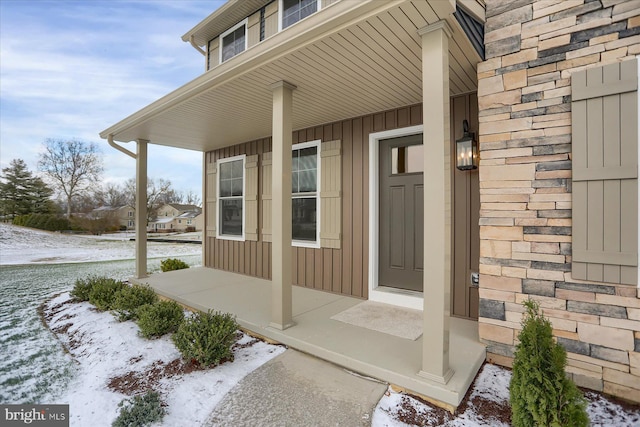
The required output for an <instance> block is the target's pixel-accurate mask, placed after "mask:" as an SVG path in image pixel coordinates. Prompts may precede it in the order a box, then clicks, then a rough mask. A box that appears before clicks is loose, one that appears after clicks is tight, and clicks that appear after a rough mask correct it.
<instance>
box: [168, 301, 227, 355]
mask: <svg viewBox="0 0 640 427" xmlns="http://www.w3.org/2000/svg"><path fill="white" fill-rule="evenodd" d="M237 330H238V324H237V323H236V320H235V317H234V316H232V315H231V314H228V313H225V314H223V313H220V312H215V313H212V312H211V311H209V312H207V313H203V312H197V313H194V314H193V315H192V316H190V317H188V318H187V319H185V321H184V322H183V323H182V324H181V325H180V327H179V328H178V331H177V332H176V333H175V334H174V335H173V337H172V338H173V342H174V344H175V345H176V347H177V348H178V350H180V353H182V356H183V357H184V358H185V359H187V360H196V361H197V362H198V363H199V364H200V365H203V366H211V365H217V364H219V363H220V362H221V361H222V360H225V359H231V358H232V357H233V352H232V345H233V343H234V342H235V340H236V331H237Z"/></svg>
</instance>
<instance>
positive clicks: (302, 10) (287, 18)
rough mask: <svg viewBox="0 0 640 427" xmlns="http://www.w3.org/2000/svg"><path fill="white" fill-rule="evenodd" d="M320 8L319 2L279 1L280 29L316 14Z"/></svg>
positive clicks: (302, 0)
mask: <svg viewBox="0 0 640 427" xmlns="http://www.w3.org/2000/svg"><path fill="white" fill-rule="evenodd" d="M319 8H320V1H319V0H280V10H281V11H282V12H281V20H280V26H281V29H283V30H284V29H285V28H287V27H288V26H290V25H292V24H295V23H296V22H298V21H300V20H302V19H304V18H306V17H307V16H309V15H311V14H313V13H315V12H317V11H318V10H319Z"/></svg>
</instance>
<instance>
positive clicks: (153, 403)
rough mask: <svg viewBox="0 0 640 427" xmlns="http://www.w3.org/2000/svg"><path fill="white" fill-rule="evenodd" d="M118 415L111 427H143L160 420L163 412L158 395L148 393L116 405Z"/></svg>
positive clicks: (153, 392) (151, 392) (152, 392)
mask: <svg viewBox="0 0 640 427" xmlns="http://www.w3.org/2000/svg"><path fill="white" fill-rule="evenodd" d="M118 407H119V408H120V413H119V414H118V418H116V419H115V421H114V422H113V424H111V425H112V426H113V427H143V426H149V425H151V424H153V423H155V422H156V421H160V420H162V418H163V417H164V415H165V410H164V408H163V407H162V401H161V400H160V394H158V393H157V392H155V391H148V392H146V393H145V394H144V395H143V396H134V397H133V398H131V399H125V400H123V401H122V402H120V403H119V404H118Z"/></svg>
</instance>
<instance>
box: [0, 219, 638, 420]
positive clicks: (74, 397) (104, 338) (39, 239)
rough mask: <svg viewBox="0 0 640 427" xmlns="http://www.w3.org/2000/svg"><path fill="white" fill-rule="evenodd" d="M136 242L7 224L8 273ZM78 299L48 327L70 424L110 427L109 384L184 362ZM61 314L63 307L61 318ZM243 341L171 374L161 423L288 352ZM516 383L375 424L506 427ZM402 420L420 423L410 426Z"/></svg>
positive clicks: (61, 302) (616, 414)
mask: <svg viewBox="0 0 640 427" xmlns="http://www.w3.org/2000/svg"><path fill="white" fill-rule="evenodd" d="M125 237H126V236H125ZM34 242H35V243H34ZM133 244H134V243H133V242H129V241H128V240H122V239H121V238H120V239H119V238H118V237H114V236H106V237H96V236H71V235H64V234H60V233H50V232H46V231H39V230H33V229H28V228H23V227H15V226H11V225H7V224H1V223H0V265H9V264H60V263H71V262H75V263H77V262H96V261H107V260H116V259H132V258H134V249H133ZM200 251H201V247H200V246H199V245H193V244H172V243H151V242H150V243H149V257H155V256H158V257H166V256H168V255H169V256H173V255H176V256H177V255H189V254H199V253H200ZM69 299H70V297H69V294H68V292H67V293H63V294H61V295H60V296H57V297H55V298H54V299H52V300H51V301H49V302H48V303H47V307H48V310H49V312H50V313H52V314H53V313H54V312H55V314H53V315H52V316H51V317H50V319H49V327H50V328H51V329H53V330H56V331H57V335H58V337H59V339H60V340H61V341H62V342H63V343H64V344H65V346H66V347H67V348H69V351H70V356H69V357H71V358H73V360H74V361H75V362H76V366H77V369H76V370H75V372H74V375H73V379H72V380H71V382H70V383H69V384H68V387H67V388H66V390H65V391H63V392H62V394H61V395H59V396H56V398H55V401H56V402H57V403H69V404H70V411H71V425H79V426H85V425H92V426H101V425H104V426H109V425H111V423H112V421H113V420H114V419H115V417H116V416H117V405H118V403H119V402H121V401H122V400H123V399H124V398H126V397H127V396H126V395H124V394H123V393H120V392H117V391H113V390H111V389H109V387H108V386H107V384H108V382H109V379H110V378H113V377H116V376H122V375H125V374H130V375H132V377H140V378H144V377H145V376H148V375H149V371H150V370H152V369H153V368H154V367H158V366H165V367H166V366H167V364H169V363H170V362H172V361H175V360H176V359H178V358H179V357H180V355H179V353H178V351H177V350H176V349H175V347H174V346H173V344H172V342H171V340H170V339H169V338H168V337H166V336H165V337H163V338H160V339H157V340H145V339H143V338H140V337H139V336H138V333H137V330H138V329H137V326H136V325H135V323H133V322H124V323H120V322H118V321H117V320H116V319H115V318H114V317H113V316H112V315H110V314H109V313H99V312H97V311H95V309H93V308H92V306H91V305H89V304H88V303H79V304H76V303H69ZM56 306H59V308H57V309H55V310H54V308H55V307H56ZM241 343H246V344H247V345H246V347H244V346H240V348H237V349H236V352H235V360H234V362H232V363H230V362H227V363H224V364H223V365H221V366H218V367H216V368H214V369H210V370H205V371H194V372H191V373H186V374H185V373H178V374H173V375H168V376H166V377H165V378H163V379H162V380H160V381H159V382H158V383H157V384H156V385H155V386H154V389H155V390H156V391H158V392H160V394H161V395H162V398H163V399H164V401H165V403H167V405H168V406H167V410H168V414H167V415H166V417H165V418H164V420H163V422H162V425H167V426H183V425H192V426H198V425H202V423H203V422H204V420H206V418H207V416H208V415H209V414H210V412H211V411H212V410H213V408H214V407H215V406H216V405H217V403H218V402H220V401H221V400H222V398H223V397H224V395H225V394H226V393H228V392H229V391H230V390H231V389H232V388H233V386H234V385H235V384H237V383H238V382H239V381H240V380H241V379H242V378H243V377H244V376H246V375H247V374H248V373H250V372H251V371H253V370H254V369H256V368H258V367H259V366H261V365H262V364H263V363H265V362H266V361H268V360H270V359H271V358H273V357H275V356H276V355H278V354H280V353H282V352H283V351H284V348H283V347H279V346H272V345H269V344H266V343H264V342H255V343H254V342H253V340H251V339H250V338H249V337H247V336H244V337H243V338H242V340H241ZM252 343H253V344H252ZM154 364H155V365H154ZM510 379H511V372H510V371H509V370H508V369H504V368H501V367H498V366H495V365H489V364H486V365H485V366H484V368H483V369H482V371H481V372H480V374H479V376H478V378H477V379H476V381H475V384H474V387H473V389H472V392H471V394H470V395H469V399H468V400H467V401H463V405H465V404H466V406H463V407H461V410H460V412H459V413H457V414H456V416H455V417H454V416H450V415H448V413H445V412H444V411H443V410H440V409H437V408H432V407H431V406H429V405H427V404H425V403H423V402H422V401H420V400H418V399H415V398H413V397H411V396H408V395H405V394H401V393H396V392H393V391H392V390H389V391H388V393H387V394H386V395H385V396H383V397H382V399H381V400H380V402H379V403H378V406H377V408H376V410H375V412H374V415H373V418H372V425H373V426H375V427H383V426H385V427H400V426H411V425H431V426H446V427H476V426H496V427H501V426H507V425H508V422H504V414H505V411H507V412H508V410H509V405H508V402H509V381H510ZM586 396H587V398H588V400H589V406H588V412H589V416H590V418H591V422H592V425H593V426H603V427H604V426H607V427H624V426H640V410H639V409H638V408H635V409H628V408H623V407H621V406H619V405H617V404H616V403H613V402H611V401H609V400H607V399H606V398H604V397H603V396H602V395H600V394H598V393H591V392H588V393H587V394H586ZM487 407H489V408H490V409H489V410H487ZM487 414H498V415H502V416H498V417H493V416H491V415H489V416H488V415H487ZM402 420H405V421H409V422H410V421H411V420H417V421H418V422H413V423H411V424H407V423H405V422H403V421H402Z"/></svg>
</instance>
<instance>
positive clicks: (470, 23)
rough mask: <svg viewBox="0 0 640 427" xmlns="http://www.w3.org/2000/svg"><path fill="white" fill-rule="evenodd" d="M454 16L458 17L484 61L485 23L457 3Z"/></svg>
mask: <svg viewBox="0 0 640 427" xmlns="http://www.w3.org/2000/svg"><path fill="white" fill-rule="evenodd" d="M453 16H455V17H456V20H457V21H458V23H459V24H460V26H461V27H462V30H463V31H464V32H465V34H466V35H467V38H468V39H469V41H470V42H471V44H472V45H473V47H474V49H475V50H476V52H478V55H480V58H481V59H482V60H483V61H484V24H483V23H482V22H479V21H478V20H477V19H476V18H474V17H473V16H472V15H471V14H469V12H467V11H466V10H464V9H463V8H461V7H460V6H458V5H456V11H455V13H454V14H453Z"/></svg>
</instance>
